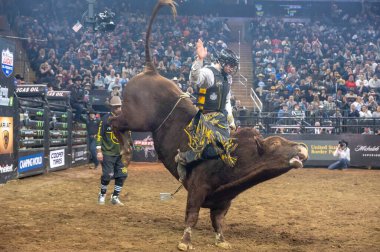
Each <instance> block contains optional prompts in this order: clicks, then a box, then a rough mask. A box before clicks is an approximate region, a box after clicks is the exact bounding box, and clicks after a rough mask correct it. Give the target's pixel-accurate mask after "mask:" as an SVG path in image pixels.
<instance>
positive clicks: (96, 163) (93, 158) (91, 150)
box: [89, 136, 99, 167]
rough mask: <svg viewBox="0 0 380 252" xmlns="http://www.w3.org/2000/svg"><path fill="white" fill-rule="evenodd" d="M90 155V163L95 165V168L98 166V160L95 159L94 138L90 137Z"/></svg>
mask: <svg viewBox="0 0 380 252" xmlns="http://www.w3.org/2000/svg"><path fill="white" fill-rule="evenodd" d="M89 140H90V153H91V158H92V161H93V162H94V164H95V167H96V166H98V165H99V161H98V158H97V157H96V137H94V136H90V139H89Z"/></svg>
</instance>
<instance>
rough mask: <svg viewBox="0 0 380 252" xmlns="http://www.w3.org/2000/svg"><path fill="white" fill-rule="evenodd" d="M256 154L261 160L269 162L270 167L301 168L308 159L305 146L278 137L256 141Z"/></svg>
mask: <svg viewBox="0 0 380 252" xmlns="http://www.w3.org/2000/svg"><path fill="white" fill-rule="evenodd" d="M256 143H257V149H258V153H259V155H260V156H261V157H262V158H268V160H271V165H274V166H280V167H291V168H302V167H303V162H304V161H306V160H307V158H308V149H307V146H306V145H305V144H303V143H296V142H292V141H289V140H287V139H285V138H282V137H279V136H271V137H267V138H265V139H259V138H257V139H256Z"/></svg>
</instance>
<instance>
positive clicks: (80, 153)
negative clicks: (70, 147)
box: [74, 150, 87, 161]
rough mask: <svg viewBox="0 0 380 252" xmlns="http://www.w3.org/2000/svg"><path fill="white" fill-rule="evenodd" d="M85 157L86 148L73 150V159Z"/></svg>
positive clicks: (77, 159) (83, 158) (84, 158)
mask: <svg viewBox="0 0 380 252" xmlns="http://www.w3.org/2000/svg"><path fill="white" fill-rule="evenodd" d="M86 158H87V150H78V151H75V152H74V160H75V161H81V160H86Z"/></svg>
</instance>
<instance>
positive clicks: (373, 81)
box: [368, 74, 380, 92]
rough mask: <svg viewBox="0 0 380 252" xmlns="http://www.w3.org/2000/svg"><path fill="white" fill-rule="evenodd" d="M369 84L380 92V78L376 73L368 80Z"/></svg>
mask: <svg viewBox="0 0 380 252" xmlns="http://www.w3.org/2000/svg"><path fill="white" fill-rule="evenodd" d="M368 86H369V87H370V88H373V89H374V90H376V92H380V80H379V79H378V76H377V75H376V74H374V75H373V76H372V78H371V79H370V80H369V81H368Z"/></svg>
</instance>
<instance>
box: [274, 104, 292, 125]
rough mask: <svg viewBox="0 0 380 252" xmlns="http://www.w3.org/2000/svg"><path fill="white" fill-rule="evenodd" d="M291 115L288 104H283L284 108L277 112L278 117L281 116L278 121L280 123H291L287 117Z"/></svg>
mask: <svg viewBox="0 0 380 252" xmlns="http://www.w3.org/2000/svg"><path fill="white" fill-rule="evenodd" d="M289 116H290V113H289V110H288V105H286V104H282V108H281V109H280V110H279V111H278V113H277V117H278V118H279V120H278V122H277V123H278V124H284V125H287V124H289V123H288V119H287V117H289Z"/></svg>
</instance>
